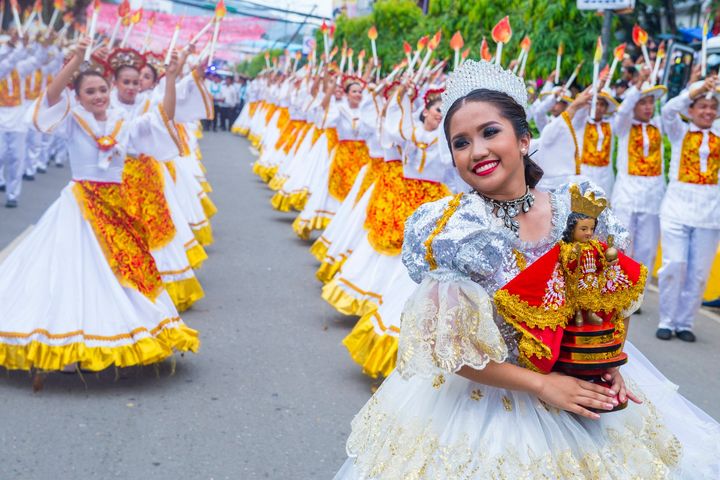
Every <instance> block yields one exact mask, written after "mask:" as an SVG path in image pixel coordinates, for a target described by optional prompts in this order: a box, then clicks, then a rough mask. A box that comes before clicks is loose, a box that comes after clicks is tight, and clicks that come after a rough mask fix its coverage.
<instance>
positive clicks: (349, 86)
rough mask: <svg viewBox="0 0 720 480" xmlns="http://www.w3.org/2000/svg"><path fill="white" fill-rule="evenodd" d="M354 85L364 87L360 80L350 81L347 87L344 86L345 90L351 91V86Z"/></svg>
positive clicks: (346, 91)
mask: <svg viewBox="0 0 720 480" xmlns="http://www.w3.org/2000/svg"><path fill="white" fill-rule="evenodd" d="M353 85H357V86H359V87H362V85H360V82H350V83H348V84H347V85H345V88H343V90H345V93H350V88H351V87H352V86H353Z"/></svg>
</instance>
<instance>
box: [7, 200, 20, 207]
mask: <svg viewBox="0 0 720 480" xmlns="http://www.w3.org/2000/svg"><path fill="white" fill-rule="evenodd" d="M5 208H17V200H8V201H7V202H5Z"/></svg>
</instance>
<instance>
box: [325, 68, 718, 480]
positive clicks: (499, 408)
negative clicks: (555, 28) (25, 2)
mask: <svg viewBox="0 0 720 480" xmlns="http://www.w3.org/2000/svg"><path fill="white" fill-rule="evenodd" d="M526 103H527V92H526V90H525V86H524V84H523V81H522V80H521V79H520V78H518V77H517V76H515V75H513V74H512V73H510V72H509V71H505V70H503V69H502V68H501V67H499V66H497V65H495V64H490V63H487V62H475V61H466V62H465V63H463V64H462V66H461V67H460V68H459V69H458V70H457V71H455V72H454V73H453V74H452V75H451V77H450V79H449V81H448V85H447V90H446V92H445V93H444V94H443V108H442V111H443V112H445V118H444V121H443V127H444V132H445V137H446V139H447V140H444V141H447V143H448V146H449V148H450V151H451V154H452V157H453V161H454V163H455V165H456V168H457V171H458V174H459V175H460V177H461V178H462V179H463V180H464V181H465V183H467V184H468V185H469V186H470V187H471V188H472V190H473V193H468V194H458V195H456V196H454V197H449V198H444V199H442V200H438V201H435V202H431V203H426V204H425V205H423V206H421V207H420V208H419V209H418V210H417V212H415V214H413V216H412V217H411V218H410V219H409V220H408V223H407V225H406V228H405V243H404V246H403V261H404V263H405V265H406V266H407V268H408V270H409V273H410V275H411V277H412V278H413V279H414V280H415V281H416V282H418V283H420V285H419V287H418V288H417V290H416V291H415V293H414V294H413V296H412V297H411V298H410V299H409V301H408V303H407V304H406V306H405V309H404V312H403V320H402V329H401V331H400V340H399V353H398V366H397V369H396V371H395V372H394V373H393V374H391V375H390V377H388V379H387V380H386V381H385V382H384V383H383V384H382V386H381V387H380V389H379V390H378V391H377V392H376V393H375V395H374V396H373V397H372V398H371V399H370V400H369V401H368V403H367V404H366V405H365V406H364V407H363V409H362V410H361V411H360V413H359V414H358V415H357V416H356V417H355V419H354V420H353V422H352V433H351V434H350V438H349V439H348V442H347V452H348V455H349V457H350V458H349V459H348V460H347V462H346V463H345V464H344V466H343V467H342V469H341V470H340V472H339V473H338V474H337V476H336V478H338V479H400V478H416V479H438V478H443V479H494V478H553V479H570V478H573V479H588V480H589V479H593V480H597V479H626V478H687V479H691V478H693V479H694V478H718V473H720V472H718V462H719V460H718V458H719V457H718V448H719V447H718V445H719V442H718V440H720V432H719V428H718V424H717V423H716V422H715V421H713V420H712V419H710V418H709V417H708V416H707V415H706V414H704V413H703V412H702V411H700V410H699V409H697V408H696V407H695V406H693V405H692V404H691V403H689V402H688V401H687V400H685V399H684V398H683V397H682V396H680V395H679V394H678V393H676V391H675V390H674V389H673V388H672V387H673V386H672V384H670V382H669V381H668V380H667V379H665V378H664V377H663V376H662V375H661V374H660V373H659V372H658V371H657V370H655V368H654V367H653V366H652V364H650V362H649V361H647V360H646V359H645V358H644V357H643V356H642V354H641V353H640V352H638V351H637V350H636V349H635V348H634V347H633V346H632V345H631V344H630V343H629V342H627V343H626V344H625V351H626V352H628V354H629V355H630V358H631V361H630V363H629V364H628V365H627V366H624V367H623V373H622V374H621V373H620V371H619V370H618V369H613V370H611V371H608V372H607V373H606V374H605V379H606V380H607V381H608V382H609V384H610V388H606V387H603V386H601V385H596V384H592V383H589V382H585V381H583V380H579V379H576V378H574V377H569V376H565V375H562V374H559V373H550V374H546V375H545V374H541V373H537V372H535V371H533V370H530V369H527V368H524V367H522V366H521V365H520V362H519V358H520V355H519V351H518V344H519V338H518V334H517V333H516V331H515V330H514V329H513V327H512V326H511V325H509V324H508V323H506V322H505V321H504V320H503V319H502V318H501V317H500V316H498V315H497V313H495V309H494V305H493V301H492V297H493V295H494V293H495V292H496V291H497V290H498V289H499V288H500V287H502V286H503V285H505V284H506V283H507V282H508V281H509V280H511V279H513V278H514V277H515V276H516V275H517V274H518V273H519V272H520V270H521V269H522V267H523V266H524V265H525V264H527V265H530V264H532V263H533V262H534V261H535V260H536V259H538V258H539V257H540V256H541V255H543V254H545V253H546V252H547V251H548V250H549V249H550V248H552V246H554V245H555V243H556V242H557V241H558V240H559V239H560V237H561V235H562V230H563V228H564V226H565V223H566V219H567V217H568V215H569V213H570V194H569V192H568V190H569V187H568V186H564V187H562V188H560V189H558V190H556V191H554V192H542V191H539V190H536V189H535V188H534V187H535V185H536V183H537V182H538V180H539V179H540V177H541V176H542V170H540V169H539V168H538V167H537V166H536V165H535V164H534V163H533V162H532V160H530V158H529V156H528V148H529V145H530V129H529V127H528V124H527V120H526V114H525V106H526ZM581 189H582V190H585V191H588V190H592V191H597V188H596V187H594V186H592V185H589V184H587V183H586V184H584V185H582V186H581ZM531 198H532V200H531ZM528 203H529V204H530V207H529V208H525V209H523V208H521V205H523V204H525V205H527V204H528ZM513 206H514V207H516V208H515V209H511V208H510V207H513ZM508 211H511V212H512V213H513V214H515V215H513V217H512V218H509V219H505V218H503V219H501V218H499V214H502V212H508ZM505 220H508V221H505ZM596 233H597V235H598V237H600V238H607V236H608V235H609V234H612V235H614V236H615V240H616V245H617V246H618V247H619V248H622V247H623V246H625V244H626V243H627V236H628V235H627V232H625V231H624V229H623V228H622V227H621V226H619V224H618V222H617V221H616V220H615V218H614V216H613V214H612V212H611V211H609V210H605V211H604V212H603V213H602V214H601V215H600V217H599V218H598V228H597V231H596ZM626 313H628V312H626ZM615 394H617V395H618V397H619V399H620V401H621V402H622V401H624V400H625V399H630V400H631V401H632V402H633V403H632V404H631V405H630V406H629V407H628V408H627V409H625V410H621V411H616V412H612V413H604V414H602V415H599V414H597V413H595V411H603V410H605V411H607V410H612V409H613V408H614V407H615V405H617V400H616V399H615Z"/></svg>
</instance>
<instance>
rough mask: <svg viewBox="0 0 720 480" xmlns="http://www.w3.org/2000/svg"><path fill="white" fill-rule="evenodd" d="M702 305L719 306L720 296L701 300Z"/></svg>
mask: <svg viewBox="0 0 720 480" xmlns="http://www.w3.org/2000/svg"><path fill="white" fill-rule="evenodd" d="M702 306H703V307H713V308H720V297H718V298H716V299H715V300H708V301H707V302H702Z"/></svg>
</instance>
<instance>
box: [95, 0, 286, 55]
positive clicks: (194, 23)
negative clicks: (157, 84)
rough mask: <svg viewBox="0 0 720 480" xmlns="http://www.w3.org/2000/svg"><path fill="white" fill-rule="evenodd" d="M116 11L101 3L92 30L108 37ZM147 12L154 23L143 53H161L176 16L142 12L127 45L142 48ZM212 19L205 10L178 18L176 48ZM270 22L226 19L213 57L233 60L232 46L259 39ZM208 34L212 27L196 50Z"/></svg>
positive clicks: (146, 28)
mask: <svg viewBox="0 0 720 480" xmlns="http://www.w3.org/2000/svg"><path fill="white" fill-rule="evenodd" d="M117 12H118V6H117V5H113V4H107V3H103V4H102V5H101V7H100V14H99V17H98V24H97V29H96V31H98V32H102V33H105V35H107V36H110V34H111V32H112V30H113V28H114V27H115V22H116V21H117V18H118V13H117ZM151 13H154V14H155V22H154V24H153V25H152V27H151V32H150V36H149V37H148V45H147V48H146V51H153V52H157V53H162V52H164V51H165V49H166V48H167V47H168V45H169V44H170V39H171V38H172V35H173V31H174V29H175V25H176V24H177V22H178V21H179V20H180V15H173V14H170V13H162V12H149V11H144V12H143V18H142V20H140V22H139V23H138V24H137V25H135V26H134V27H133V30H132V33H131V35H130V39H129V40H128V45H129V46H131V47H133V48H137V49H138V50H139V49H140V48H141V47H142V44H143V42H144V41H145V38H146V34H147V31H148V19H149V18H150V15H151ZM91 16H92V4H91V5H90V6H89V7H88V18H90V17H91ZM213 17H214V14H213V12H211V11H208V15H207V16H188V17H184V18H182V25H181V27H180V36H179V38H178V41H177V47H178V48H180V47H183V46H185V45H186V44H187V43H188V42H189V41H190V39H191V38H192V37H193V36H195V34H196V33H197V32H199V31H200V30H201V29H202V28H203V27H204V26H205V25H206V24H207V23H208V22H209V21H210V20H212V18H213ZM271 23H272V22H270V21H268V20H262V19H257V18H251V17H228V16H226V17H225V18H223V20H222V21H221V23H220V34H219V36H218V45H217V48H216V49H215V57H216V58H220V59H223V60H228V61H235V60H237V56H238V54H237V53H235V52H233V51H232V46H234V45H238V44H239V43H241V42H244V41H253V40H259V39H260V38H261V36H262V34H263V33H265V31H266V30H267V29H268V27H269V26H270V24H271ZM125 29H126V27H124V26H122V25H121V26H120V30H119V31H118V34H117V39H118V40H122V38H123V35H124V34H125ZM212 33H213V28H212V27H211V28H209V29H208V30H207V31H206V32H205V34H204V35H203V36H202V37H201V38H200V40H199V41H198V43H197V47H198V50H201V49H202V48H203V47H204V46H205V44H206V43H207V42H209V41H210V40H211V39H212Z"/></svg>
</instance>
